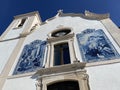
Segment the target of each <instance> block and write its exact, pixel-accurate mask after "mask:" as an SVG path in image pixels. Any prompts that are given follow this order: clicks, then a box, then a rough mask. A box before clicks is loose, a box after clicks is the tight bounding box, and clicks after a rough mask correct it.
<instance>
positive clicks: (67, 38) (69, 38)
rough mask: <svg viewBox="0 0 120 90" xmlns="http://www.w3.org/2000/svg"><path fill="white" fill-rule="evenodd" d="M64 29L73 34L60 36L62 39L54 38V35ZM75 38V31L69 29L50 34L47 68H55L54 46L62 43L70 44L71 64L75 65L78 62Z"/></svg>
mask: <svg viewBox="0 0 120 90" xmlns="http://www.w3.org/2000/svg"><path fill="white" fill-rule="evenodd" d="M64 29H66V30H71V32H70V33H68V34H66V35H64V36H60V37H53V36H52V33H54V32H57V31H60V30H64ZM74 37H75V35H74V32H73V29H72V28H69V27H64V28H59V29H56V30H54V31H52V32H50V33H49V34H48V38H47V42H48V44H47V48H48V54H47V60H46V65H45V67H53V66H54V65H53V63H54V56H53V55H54V45H56V44H61V43H68V46H69V52H70V61H71V63H74V62H75V61H77V59H76V54H75V48H74Z"/></svg>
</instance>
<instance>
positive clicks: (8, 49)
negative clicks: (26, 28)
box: [0, 39, 18, 73]
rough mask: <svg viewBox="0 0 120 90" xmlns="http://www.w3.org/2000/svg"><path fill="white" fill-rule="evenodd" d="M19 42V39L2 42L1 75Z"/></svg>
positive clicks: (0, 53) (0, 46) (0, 47)
mask: <svg viewBox="0 0 120 90" xmlns="http://www.w3.org/2000/svg"><path fill="white" fill-rule="evenodd" d="M17 42H18V39H17V40H12V41H5V42H0V73H1V72H2V70H3V68H4V66H5V64H6V62H7V61H8V59H9V57H10V55H11V53H12V51H13V50H14V48H15V46H16V44H17Z"/></svg>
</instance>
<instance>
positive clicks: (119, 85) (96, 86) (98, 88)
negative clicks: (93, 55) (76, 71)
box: [87, 63, 120, 90]
mask: <svg viewBox="0 0 120 90" xmlns="http://www.w3.org/2000/svg"><path fill="white" fill-rule="evenodd" d="M119 68H120V64H119V63H117V64H109V65H101V66H95V67H88V68H87V73H88V75H89V84H90V90H120V70H119Z"/></svg>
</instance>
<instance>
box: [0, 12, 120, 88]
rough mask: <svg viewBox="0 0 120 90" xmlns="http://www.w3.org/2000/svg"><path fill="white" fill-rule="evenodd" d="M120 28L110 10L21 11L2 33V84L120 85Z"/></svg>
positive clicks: (20, 85)
mask: <svg viewBox="0 0 120 90" xmlns="http://www.w3.org/2000/svg"><path fill="white" fill-rule="evenodd" d="M119 33H120V30H119V28H118V27H117V26H116V25H115V24H114V23H113V22H112V20H111V19H110V16H109V14H95V13H91V12H89V11H85V13H84V14H75V13H63V11H62V10H59V11H58V13H57V14H56V15H55V16H54V17H52V18H50V19H47V20H46V21H45V22H42V21H41V17H40V15H39V13H38V12H37V11H35V12H31V13H27V14H22V15H17V16H15V17H14V20H13V21H12V22H11V24H10V25H9V26H8V28H7V29H6V30H5V32H4V33H3V34H2V35H1V37H0V90H119V89H120V87H119V83H120V78H119V76H120V70H119V68H120V35H119Z"/></svg>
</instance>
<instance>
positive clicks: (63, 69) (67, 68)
mask: <svg viewBox="0 0 120 90" xmlns="http://www.w3.org/2000/svg"><path fill="white" fill-rule="evenodd" d="M85 65H86V63H82V62H78V63H75V64H65V65H60V66H54V67H50V68H42V69H40V70H38V71H37V72H36V73H35V74H34V75H33V76H42V75H48V74H55V73H61V72H69V71H76V70H81V71H82V70H83V69H84V67H85Z"/></svg>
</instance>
